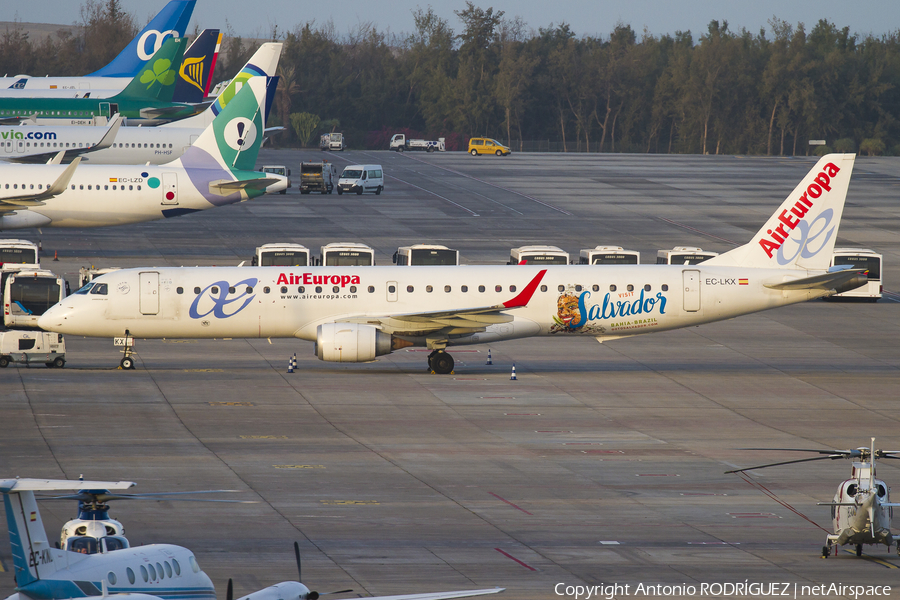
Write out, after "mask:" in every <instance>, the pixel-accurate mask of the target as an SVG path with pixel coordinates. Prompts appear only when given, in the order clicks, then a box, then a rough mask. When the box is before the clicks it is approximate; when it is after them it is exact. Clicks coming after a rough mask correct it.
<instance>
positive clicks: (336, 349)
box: [316, 323, 392, 362]
mask: <svg viewBox="0 0 900 600" xmlns="http://www.w3.org/2000/svg"><path fill="white" fill-rule="evenodd" d="M391 350H392V347H391V336H390V335H389V334H387V333H384V332H383V331H381V330H380V329H378V328H377V327H372V326H371V325H359V324H357V323H325V324H323V325H319V327H318V329H316V356H318V357H319V360H325V361H329V362H365V361H369V360H374V359H375V357H376V356H383V355H385V354H390V353H391Z"/></svg>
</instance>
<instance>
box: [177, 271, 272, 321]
mask: <svg viewBox="0 0 900 600" xmlns="http://www.w3.org/2000/svg"><path fill="white" fill-rule="evenodd" d="M257 283H258V280H257V279H256V278H255V277H251V278H249V279H245V280H243V281H239V282H237V283H236V284H234V286H232V285H231V284H229V283H228V282H227V281H216V282H215V283H211V284H209V285H208V286H206V287H205V288H203V291H201V292H200V293H199V294H197V297H196V298H194V301H193V302H192V303H191V308H190V310H188V314H189V315H190V317H191V318H192V319H202V318H203V317H206V316H209V315H210V314H211V315H213V316H214V317H216V318H217V319H227V318H228V317H233V316H234V315H236V314H238V313H239V312H241V311H242V310H244V309H245V308H247V305H248V304H250V302H252V301H253V299H254V298H256V294H254V293H253V287H254V286H256V284H257ZM244 286H246V287H244ZM232 287H233V288H234V289H235V292H234V293H233V294H232V293H229V290H230V289H231V288H232ZM242 287H243V291H241V288H242ZM214 288H215V289H214ZM239 291H240V293H238V292H239ZM229 295H230V296H232V297H231V298H229ZM240 300H243V301H244V303H243V304H241V305H240V307H239V308H238V309H237V310H234V311H232V312H230V313H229V312H225V308H226V307H227V306H229V305H231V304H234V303H235V302H238V301H240ZM201 303H202V304H203V308H202V309H201V308H200V304H201ZM209 303H212V308H210V309H209V310H207V311H206V312H205V313H202V314H201V313H200V311H201V310H205V309H206V308H207V306H209Z"/></svg>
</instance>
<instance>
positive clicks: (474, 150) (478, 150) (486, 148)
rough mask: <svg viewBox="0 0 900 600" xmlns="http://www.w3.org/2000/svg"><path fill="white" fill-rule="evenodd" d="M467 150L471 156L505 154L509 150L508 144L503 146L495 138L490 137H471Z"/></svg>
mask: <svg viewBox="0 0 900 600" xmlns="http://www.w3.org/2000/svg"><path fill="white" fill-rule="evenodd" d="M468 152H469V154H471V155H472V156H478V155H479V154H496V155H497V156H506V155H507V154H509V153H510V152H511V150H510V149H509V146H504V145H503V144H501V143H500V142H498V141H497V140H494V139H491V138H472V139H470V140H469V150H468Z"/></svg>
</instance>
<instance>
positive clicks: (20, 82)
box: [7, 78, 28, 90]
mask: <svg viewBox="0 0 900 600" xmlns="http://www.w3.org/2000/svg"><path fill="white" fill-rule="evenodd" d="M27 83H28V80H27V79H25V78H23V79H18V80H16V82H15V83H14V84H12V85H11V86H9V87H8V88H7V89H10V90H24V89H25V85H26V84H27Z"/></svg>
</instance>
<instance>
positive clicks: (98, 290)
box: [91, 283, 109, 296]
mask: <svg viewBox="0 0 900 600" xmlns="http://www.w3.org/2000/svg"><path fill="white" fill-rule="evenodd" d="M108 290H109V285H107V284H105V283H98V284H97V285H95V286H94V287H93V288H92V289H91V294H99V295H101V296H105V295H106V293H107V291H108Z"/></svg>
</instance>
